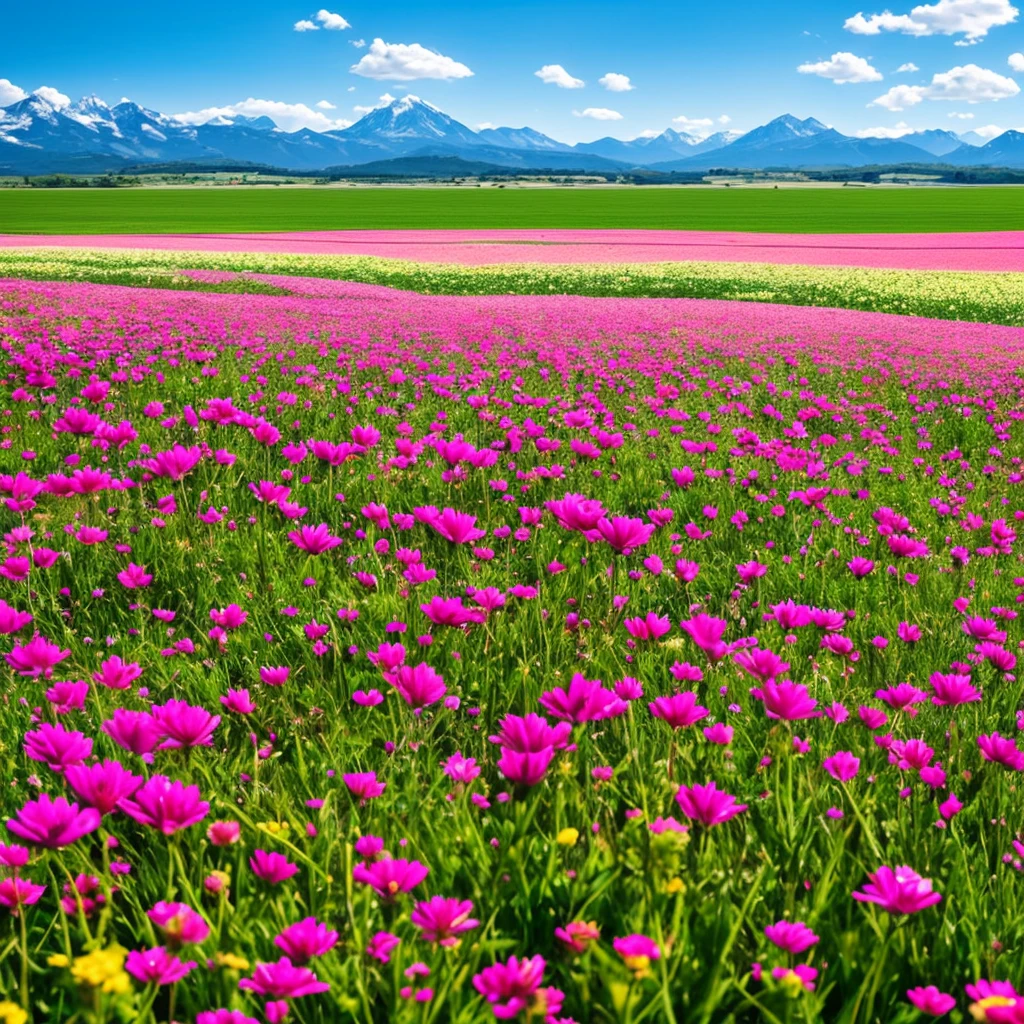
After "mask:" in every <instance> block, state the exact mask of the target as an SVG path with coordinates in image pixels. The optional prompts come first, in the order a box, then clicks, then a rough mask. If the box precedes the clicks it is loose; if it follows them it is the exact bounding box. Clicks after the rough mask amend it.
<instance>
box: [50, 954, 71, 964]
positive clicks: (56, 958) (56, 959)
mask: <svg viewBox="0 0 1024 1024" xmlns="http://www.w3.org/2000/svg"><path fill="white" fill-rule="evenodd" d="M46 962H47V963H48V964H49V965H50V966H51V967H67V965H68V964H69V963H71V961H70V960H69V959H68V958H67V957H66V956H65V955H64V954H63V953H54V954H53V955H52V956H48V957H47V958H46Z"/></svg>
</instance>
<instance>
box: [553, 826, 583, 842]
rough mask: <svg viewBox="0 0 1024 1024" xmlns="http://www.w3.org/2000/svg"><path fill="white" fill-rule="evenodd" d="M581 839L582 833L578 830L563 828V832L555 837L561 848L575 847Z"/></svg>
mask: <svg viewBox="0 0 1024 1024" xmlns="http://www.w3.org/2000/svg"><path fill="white" fill-rule="evenodd" d="M579 838H580V831H579V829H577V828H563V829H562V831H561V832H559V833H558V835H557V836H555V842H556V843H558V845H559V846H575V845H576V843H577V841H578V840H579Z"/></svg>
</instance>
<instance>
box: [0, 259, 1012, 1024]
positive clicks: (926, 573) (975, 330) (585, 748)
mask: <svg viewBox="0 0 1024 1024" xmlns="http://www.w3.org/2000/svg"><path fill="white" fill-rule="evenodd" d="M229 269H230V268H229ZM205 276H206V278H207V283H209V284H210V285H211V286H215V285H217V284H218V283H224V279H223V278H222V277H220V276H219V275H216V274H213V275H210V274H209V273H208V274H206V275H205ZM257 280H259V279H257ZM281 280H282V279H280V278H268V279H266V280H265V281H264V282H263V283H266V284H267V285H268V286H271V287H277V286H279V285H280V283H281ZM291 291H292V294H287V295H280V294H266V295H236V294H216V293H206V292H201V291H197V292H189V293H183V292H180V291H171V290H159V289H153V288H139V287H133V288H128V287H118V286H114V285H109V284H89V283H81V282H78V283H67V282H65V283H59V282H58V283H54V282H48V283H43V282H36V281H25V280H14V279H6V280H0V352H2V358H3V378H2V404H0V409H2V412H3V417H2V419H0V502H2V505H0V529H2V534H3V542H4V550H3V551H2V552H0V659H2V660H0V678H2V686H3V700H4V704H3V710H2V713H0V764H2V767H3V777H4V779H5V781H6V785H5V786H4V788H3V790H2V796H0V818H2V824H0V1021H3V1022H4V1024H26V1022H29V1021H32V1022H37V1024H57V1022H65V1021H76V1022H81V1024H101V1022H102V1024H106V1022H114V1021H126V1022H127V1021H142V1022H160V1024H164V1022H170V1021H179V1022H189V1024H192V1022H193V1021H194V1022H195V1024H251V1022H253V1021H257V1022H264V1021H267V1022H271V1024H278V1022H282V1021H296V1022H303V1024H326V1022H335V1021H349V1020H351V1021H358V1022H363V1024H372V1022H376V1021H397V1022H409V1024H413V1022H420V1024H428V1022H435V1021H436V1022H441V1021H454V1022H459V1024H476V1022H480V1024H484V1022H487V1021H492V1020H520V1021H530V1022H532V1024H540V1022H542V1021H543V1022H546V1024H558V1022H567V1021H577V1022H579V1024H583V1022H589V1021H609V1022H612V1021H615V1022H623V1024H627V1022H628V1024H639V1022H641V1021H649V1022H655V1021H657V1022H662V1021H667V1022H678V1024H683V1022H691V1021H693V1022H701V1024H718V1022H722V1021H731V1022H746V1021H769V1022H775V1024H778V1022H787V1024H788V1022H800V1021H805V1022H811V1021H836V1022H843V1024H854V1022H886V1024H892V1022H896V1024H901V1022H903V1024H909V1022H911V1021H917V1020H923V1019H928V1018H939V1017H947V1019H950V1020H953V1021H964V1020H969V1019H973V1020H977V1021H992V1022H1011V1024H1012V1022H1016V1024H1019V1022H1022V1021H1024V995H1020V994H1019V993H1021V992H1024V958H1022V944H1024V919H1022V917H1021V914H1020V913H1019V905H1020V901H1021V897H1022V874H1021V872H1022V870H1024V841H1022V839H1021V836H1022V835H1024V833H1022V832H1021V829H1022V828H1024V825H1022V821H1021V806H1022V804H1021V796H1020V790H1019V785H1020V781H1021V773H1022V772H1024V739H1022V738H1019V733H1020V732H1021V730H1024V688H1022V686H1021V683H1020V682H1019V678H1018V670H1017V659H1018V656H1019V655H1020V653H1021V648H1022V646H1024V633H1022V631H1021V628H1020V626H1019V623H1018V608H1019V606H1020V604H1021V603H1022V602H1024V596H1022V595H1024V568H1022V566H1021V554H1022V548H1021V544H1022V543H1024V542H1022V540H1020V539H1019V536H1018V535H1019V534H1020V533H1021V531H1022V530H1024V463H1022V459H1024V450H1022V447H1021V443H1020V431H1021V428H1020V427H1018V426H1017V424H1018V423H1019V422H1020V421H1021V419H1022V418H1024V412H1022V411H1021V395H1022V390H1024V380H1022V378H1021V375H1020V373H1019V370H1018V368H1019V366H1020V365H1021V355H1022V350H1024V332H1022V331H1021V330H1019V329H1017V328H1013V327H992V326H988V325H984V324H970V323H955V322H952V321H936V320H924V319H915V318H908V317H897V316H889V315H884V314H878V313H860V312H853V311H849V310H825V309H810V308H786V307H781V306H764V305H758V304H753V303H721V302H711V301H697V300H694V301H691V300H678V299H652V300H646V299H624V298H617V299H599V298H584V297H579V296H525V297H523V296H490V297H462V296H437V295H434V296H427V295H416V294H412V293H403V292H396V291H391V290H388V289H384V288H381V287H377V286H374V285H370V284H352V283H345V282H339V281H334V280H305V279H303V278H301V277H294V278H292V279H291Z"/></svg>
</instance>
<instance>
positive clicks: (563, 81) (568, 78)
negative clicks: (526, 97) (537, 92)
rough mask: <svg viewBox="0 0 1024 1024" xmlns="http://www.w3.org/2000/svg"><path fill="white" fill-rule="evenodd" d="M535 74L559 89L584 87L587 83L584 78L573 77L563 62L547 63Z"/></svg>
mask: <svg viewBox="0 0 1024 1024" xmlns="http://www.w3.org/2000/svg"><path fill="white" fill-rule="evenodd" d="M534 74H535V75H536V76H537V77H538V78H539V79H540V80H541V81H542V82H543V83H544V84H545V85H557V86H558V88H559V89H582V88H583V86H585V85H586V84H587V83H586V82H584V81H583V79H582V78H573V77H572V75H570V74H569V72H568V71H566V70H565V68H563V67H562V65H561V64H545V65H544V67H542V68H541V69H540V71H534Z"/></svg>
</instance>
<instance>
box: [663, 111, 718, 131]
mask: <svg viewBox="0 0 1024 1024" xmlns="http://www.w3.org/2000/svg"><path fill="white" fill-rule="evenodd" d="M672 123H673V124H674V125H678V126H679V127H680V128H681V129H682V130H683V131H684V132H686V133H687V134H689V135H710V134H711V133H710V131H709V130H708V129H710V128H712V127H714V124H715V122H714V121H712V120H711V118H710V117H687V116H686V115H685V114H680V115H679V116H678V117H673V118H672Z"/></svg>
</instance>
